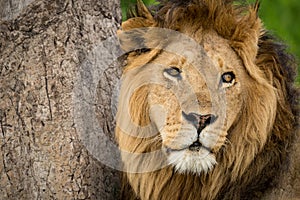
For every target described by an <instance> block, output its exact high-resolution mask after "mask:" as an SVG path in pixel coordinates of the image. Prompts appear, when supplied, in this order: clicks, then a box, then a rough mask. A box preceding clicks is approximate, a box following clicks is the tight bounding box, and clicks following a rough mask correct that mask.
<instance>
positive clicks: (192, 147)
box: [165, 140, 213, 154]
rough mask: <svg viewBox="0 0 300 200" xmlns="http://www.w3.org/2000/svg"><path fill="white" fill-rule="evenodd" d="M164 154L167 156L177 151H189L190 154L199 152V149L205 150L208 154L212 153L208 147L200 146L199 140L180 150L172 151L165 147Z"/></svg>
mask: <svg viewBox="0 0 300 200" xmlns="http://www.w3.org/2000/svg"><path fill="white" fill-rule="evenodd" d="M165 149H166V152H167V153H168V154H169V153H171V152H177V151H185V150H188V151H191V152H199V151H200V150H201V149H205V150H207V151H208V152H209V153H213V152H212V150H211V148H209V147H206V146H204V145H202V144H201V143H200V142H199V140H197V141H195V142H193V144H191V145H189V146H186V147H184V148H181V149H172V148H169V147H166V148H165Z"/></svg>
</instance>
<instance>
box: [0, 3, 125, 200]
mask: <svg viewBox="0 0 300 200" xmlns="http://www.w3.org/2000/svg"><path fill="white" fill-rule="evenodd" d="M0 17H1V18H2V21H0V58H1V59H0V148H1V149H0V199H116V198H117V197H118V195H119V178H118V177H119V175H118V173H119V172H118V171H116V170H115V169H112V168H111V167H113V168H116V166H117V165H118V163H117V161H116V160H115V159H117V158H118V155H117V153H116V152H115V151H112V152H111V151H110V149H108V147H110V146H112V145H113V144H114V143H113V130H114V122H113V115H114V112H113V111H114V110H113V109H114V106H111V105H113V102H112V98H111V96H112V93H113V90H114V87H115V85H116V81H117V80H118V77H119V76H120V69H119V68H118V64H117V63H116V62H115V63H108V62H105V61H107V60H108V59H106V58H105V57H101V56H103V55H104V54H103V52H111V51H116V50H115V49H114V46H111V45H113V43H107V40H108V39H109V38H111V37H112V36H113V35H115V33H116V30H117V29H118V27H119V24H120V22H121V13H120V9H119V1H118V0H110V1H97V0H56V1H48V0H9V1H6V0H0ZM103 44H106V46H105V45H103ZM107 44H108V45H107ZM99 46H100V47H99ZM105 55H114V52H112V53H111V54H108V53H106V54H105ZM110 64H111V65H110ZM95 66H96V69H97V70H98V71H97V70H96V71H93V69H95ZM93 67H94V68H93ZM97 73H98V74H97ZM89 75H90V76H89ZM95 77H96V78H95ZM81 81H84V83H82V82H81ZM86 84H91V85H86ZM91 91H92V92H94V91H96V96H95V95H94V96H93V98H94V99H87V98H89V97H90V96H87V94H88V93H89V92H91ZM93 110H96V111H97V116H96V117H97V119H98V120H96V121H92V122H91V121H87V123H85V121H84V120H85V117H86V119H87V120H89V119H91V117H93V116H94V115H89V114H90V113H89V111H93ZM97 123H98V124H97ZM90 125H92V126H97V127H100V129H101V130H100V132H101V131H102V132H101V133H104V134H102V135H101V134H98V133H97V132H95V130H96V129H95V130H92V131H91V130H90V128H89V126H90ZM93 134H94V135H93ZM97 134H98V135H97ZM95 141H96V142H95ZM99 141H100V142H99ZM103 152H104V153H103ZM97 153H98V154H97ZM103 155H104V157H105V156H106V157H105V158H102V157H103ZM101 156H102V157H101ZM107 157H109V159H111V161H113V162H115V163H112V162H103V159H107ZM105 161H106V160H105ZM108 166H109V167H108Z"/></svg>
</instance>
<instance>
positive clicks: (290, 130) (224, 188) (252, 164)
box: [117, 0, 299, 199]
mask: <svg viewBox="0 0 300 200" xmlns="http://www.w3.org/2000/svg"><path fill="white" fill-rule="evenodd" d="M258 8H259V4H258V3H255V4H254V5H253V6H248V5H244V4H243V3H239V2H238V1H231V0H188V1H180V0H171V1H169V2H167V3H165V4H161V5H160V7H159V8H158V10H157V11H156V12H155V14H154V16H153V15H152V14H151V12H150V11H148V9H147V8H146V7H145V6H144V5H143V4H142V2H141V1H138V6H137V9H136V11H134V12H132V13H133V15H134V16H133V18H130V19H128V20H127V21H126V22H124V23H123V24H122V31H124V32H125V33H126V31H128V32H130V31H134V29H135V28H142V27H160V28H167V29H172V30H176V31H179V32H182V33H185V34H189V35H192V33H193V32H194V31H196V30H198V29H199V28H201V29H203V30H211V29H212V30H215V31H216V32H217V33H218V35H220V36H221V37H223V38H225V39H227V40H228V41H230V46H231V47H232V49H234V51H235V52H236V54H237V55H238V56H239V57H240V59H241V60H242V61H243V64H244V67H245V69H246V70H247V73H248V74H249V75H250V76H251V77H252V79H253V81H252V82H251V83H247V89H248V91H247V92H248V96H247V97H246V98H245V99H243V109H242V111H241V114H240V117H239V119H240V120H239V121H238V122H236V123H235V124H234V125H233V126H232V127H231V129H230V133H229V135H228V139H229V140H230V142H231V144H230V145H228V147H226V148H225V149H223V150H222V152H221V153H220V154H219V155H218V156H219V158H218V159H219V160H222V162H221V164H220V165H217V166H216V168H215V169H214V170H213V171H211V172H210V173H208V174H207V175H202V176H196V175H192V174H186V175H184V174H176V173H174V172H173V170H172V169H170V168H168V167H166V168H163V169H161V170H158V171H154V172H148V173H144V174H130V173H124V182H123V193H122V195H123V198H126V199H127V198H131V199H134V198H138V197H137V196H136V194H135V192H136V193H138V195H140V196H144V197H149V198H154V199H169V198H170V197H171V198H172V199H199V198H201V199H254V198H259V194H260V193H261V192H263V191H265V190H267V189H269V188H270V187H271V185H274V184H275V183H276V174H278V171H280V170H283V168H285V167H286V165H287V164H288V160H289V157H288V153H289V149H290V147H291V145H292V141H293V140H294V138H295V137H296V129H297V127H298V122H299V102H298V101H299V90H298V89H297V88H296V87H295V86H294V80H295V76H296V66H297V65H296V63H295V60H294V58H293V56H292V55H290V54H288V53H287V52H286V47H285V46H284V45H283V44H281V43H280V42H278V41H277V40H276V39H275V38H274V37H273V36H271V35H270V34H269V33H268V32H267V31H266V30H265V29H264V28H263V25H262V23H261V21H260V19H259V17H258V14H257V12H258ZM132 33H133V32H130V34H132ZM136 34H137V35H136V38H138V39H137V40H129V39H128V40H127V38H126V35H125V36H124V35H123V38H122V37H121V42H122V45H123V48H124V49H131V48H132V47H133V46H135V45H137V42H139V43H141V42H142V43H144V46H145V49H147V41H146V40H145V39H144V38H143V36H142V35H139V33H136ZM145 49H142V51H141V50H140V51H135V52H134V53H131V54H129V56H128V64H127V68H126V69H125V70H130V69H133V68H135V67H138V66H141V64H143V63H147V62H148V61H150V60H151V59H152V58H153V57H155V54H156V53H157V52H150V53H149V54H144V53H143V52H145V51H147V50H145ZM141 93H142V94H141V96H142V98H139V97H136V98H137V99H136V100H135V101H132V102H134V104H133V105H130V106H131V107H133V108H134V110H133V111H132V116H135V117H136V119H134V120H135V121H137V123H140V124H147V123H148V122H149V117H148V111H147V109H146V108H147V103H146V102H145V99H146V98H147V97H146V96H147V94H146V93H147V90H145V89H141ZM260 94H264V95H260ZM266 94H268V95H266ZM261 96H263V97H264V98H263V99H262V98H261ZM266 96H267V98H266ZM262 101H263V103H262ZM118 131H120V130H118V128H117V138H118V137H120V136H119V133H118ZM128 137H129V136H128ZM125 141H127V143H126V144H120V146H123V147H124V146H128V150H131V149H136V150H138V147H139V148H141V149H140V150H138V151H143V150H145V151H146V149H147V148H148V147H147V145H141V143H143V142H145V140H143V139H134V138H133V137H130V139H127V140H125ZM143 148H144V149H143ZM155 148H157V147H155ZM128 177H131V179H132V180H134V181H132V182H131V184H132V185H135V187H136V188H138V191H135V192H133V190H132V189H131V186H130V185H129V184H128V183H127V178H128ZM221 177H222V178H221ZM154 182H155V183H156V185H155V186H154V187H152V186H149V185H151V183H154ZM158 184H160V185H158ZM157 188H159V189H157Z"/></svg>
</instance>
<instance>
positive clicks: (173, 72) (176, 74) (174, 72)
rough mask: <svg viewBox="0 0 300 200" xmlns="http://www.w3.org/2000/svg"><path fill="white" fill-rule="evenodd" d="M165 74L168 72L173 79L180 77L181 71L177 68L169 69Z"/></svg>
mask: <svg viewBox="0 0 300 200" xmlns="http://www.w3.org/2000/svg"><path fill="white" fill-rule="evenodd" d="M164 72H166V73H167V74H168V75H170V76H172V77H176V78H178V77H180V74H181V70H180V69H179V68H177V67H170V68H168V69H165V70H164Z"/></svg>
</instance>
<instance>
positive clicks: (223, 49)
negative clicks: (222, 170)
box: [122, 32, 249, 174]
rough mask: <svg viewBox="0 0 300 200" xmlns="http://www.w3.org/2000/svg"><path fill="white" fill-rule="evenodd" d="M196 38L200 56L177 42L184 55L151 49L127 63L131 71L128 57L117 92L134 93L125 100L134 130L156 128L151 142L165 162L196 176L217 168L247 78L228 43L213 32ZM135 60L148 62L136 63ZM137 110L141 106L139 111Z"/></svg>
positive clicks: (238, 107) (235, 118)
mask: <svg viewBox="0 0 300 200" xmlns="http://www.w3.org/2000/svg"><path fill="white" fill-rule="evenodd" d="M196 39H197V40H198V41H196V42H197V44H199V43H200V42H199V41H200V40H201V45H200V48H201V51H200V52H195V50H194V49H193V48H191V47H190V46H189V44H185V43H184V42H183V43H182V41H178V42H179V43H178V44H180V45H181V46H180V47H179V46H178V48H182V49H183V51H182V52H184V55H178V54H176V53H174V52H169V51H164V50H163V51H158V52H155V53H153V51H155V50H153V51H150V52H147V53H145V54H143V55H139V56H136V55H135V56H133V57H134V58H132V59H133V60H134V62H132V63H138V65H139V66H134V67H133V66H132V65H131V64H130V63H131V61H130V58H129V59H128V60H129V64H128V66H127V68H126V69H125V73H124V76H123V83H122V84H123V85H124V87H126V88H127V89H125V88H123V89H122V90H123V91H126V93H128V91H129V89H128V87H129V86H130V87H131V88H132V87H133V88H135V89H134V90H133V92H132V93H133V94H132V95H130V102H129V105H130V106H131V107H130V118H131V120H132V121H133V122H134V123H135V125H136V126H141V127H146V126H147V125H149V124H152V126H154V127H155V129H156V130H157V132H158V135H156V136H154V137H155V138H156V140H155V141H157V138H158V140H159V141H160V148H161V150H163V152H164V154H165V155H166V157H167V160H168V163H169V164H170V165H173V166H174V167H175V169H176V170H177V171H178V172H182V173H185V172H193V173H198V174H199V173H201V172H207V171H209V170H210V169H212V168H213V167H214V165H215V164H216V163H217V160H216V156H217V154H218V153H219V150H220V148H221V147H222V146H224V145H226V141H227V136H228V134H229V130H230V127H231V126H232V125H233V124H234V122H235V121H236V120H238V119H237V117H238V115H239V110H240V109H241V106H242V102H243V101H242V91H243V89H242V87H243V84H242V82H241V81H242V80H245V79H247V78H249V77H248V76H247V73H246V70H245V69H244V67H243V65H242V62H241V60H240V59H239V57H238V56H237V55H236V53H235V52H234V51H233V50H232V49H231V47H230V45H229V44H228V41H226V40H225V39H223V38H221V37H219V36H218V35H217V34H216V33H214V32H210V33H206V34H203V33H202V34H201V35H199V36H197V37H196ZM184 44H185V45H184ZM169 46H176V44H175V45H174V43H172V44H169ZM178 48H177V49H176V50H178ZM165 49H168V48H167V47H166V48H165ZM189 55H193V57H192V58H191V57H189ZM146 57H148V59H146ZM150 57H151V59H150ZM138 59H141V60H151V61H149V62H147V63H143V64H141V63H139V62H137V60H138ZM191 59H193V61H190V60H191ZM137 83H138V84H137ZM129 93H130V92H129ZM136 105H139V106H141V107H139V110H137V108H136ZM142 105H144V106H142ZM145 113H146V114H145ZM123 121H124V118H123ZM126 123H128V122H126ZM151 130H153V129H151ZM148 131H149V130H148ZM151 134H152V135H151ZM151 134H150V135H151V136H153V133H151ZM138 137H146V138H147V137H148V136H145V135H144V136H141V135H139V136H138ZM150 140H151V139H150ZM145 143H146V144H147V145H151V142H145ZM149 148H151V147H149Z"/></svg>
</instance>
